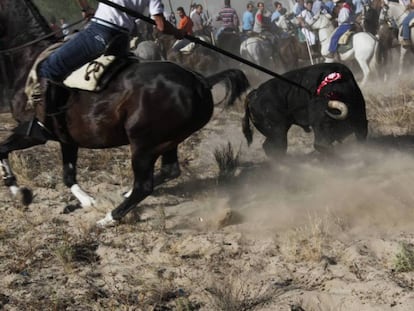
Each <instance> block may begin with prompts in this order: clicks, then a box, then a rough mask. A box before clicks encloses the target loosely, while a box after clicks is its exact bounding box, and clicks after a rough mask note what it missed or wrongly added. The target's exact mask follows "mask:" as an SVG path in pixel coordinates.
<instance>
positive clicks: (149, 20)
mask: <svg viewBox="0 0 414 311" xmlns="http://www.w3.org/2000/svg"><path fill="white" fill-rule="evenodd" d="M98 2H101V3H103V4H106V5H109V6H111V7H113V8H115V9H117V10H119V11H121V12H124V13H126V14H128V15H130V16H133V17H135V18H139V19H142V20H144V21H145V22H147V23H150V24H152V25H155V21H154V20H153V19H152V18H150V17H148V16H145V15H143V14H141V13H139V12H137V11H135V10H131V9H129V8H126V7H124V6H122V5H119V4H117V3H113V2H112V1H109V0H98ZM184 38H186V39H187V40H189V41H191V42H194V43H197V44H199V45H202V46H204V47H206V48H208V49H211V50H213V51H216V52H218V53H220V54H223V55H225V56H227V57H230V58H232V59H235V60H237V61H239V62H241V63H243V64H245V65H248V66H250V67H253V68H255V69H257V70H259V71H262V72H264V73H266V74H268V75H270V76H272V77H275V78H278V79H279V80H283V81H285V82H287V83H289V84H291V85H295V86H297V87H299V88H301V89H303V90H306V91H307V92H308V93H310V91H309V90H308V89H307V88H305V87H304V86H303V85H300V84H299V83H297V82H295V81H292V80H289V79H288V78H286V77H284V76H282V75H280V74H278V73H276V72H273V71H271V70H269V69H267V68H265V67H262V66H260V65H258V64H255V63H253V62H251V61H249V60H247V59H244V58H242V57H240V56H238V55H235V54H233V53H230V52H228V51H226V50H223V49H221V48H219V47H217V46H215V45H212V44H210V43H208V42H205V41H203V40H201V39H199V38H197V37H194V36H191V35H184Z"/></svg>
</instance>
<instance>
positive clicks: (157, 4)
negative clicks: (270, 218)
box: [29, 0, 183, 136]
mask: <svg viewBox="0 0 414 311" xmlns="http://www.w3.org/2000/svg"><path fill="white" fill-rule="evenodd" d="M77 1H78V3H79V5H80V6H81V7H82V9H84V10H88V8H89V6H88V4H87V1H85V0H77ZM112 1H113V2H114V3H116V4H119V5H123V6H125V7H127V8H130V9H136V10H137V11H138V12H144V10H145V9H146V7H147V6H149V12H150V14H151V15H152V17H153V19H154V20H155V24H156V27H157V28H158V30H160V31H162V32H164V33H167V34H172V35H174V36H176V37H178V38H182V36H183V35H182V33H181V31H179V30H178V29H176V28H175V27H173V26H172V25H171V24H170V23H168V22H167V21H166V20H165V18H164V15H163V5H162V2H161V0H150V1H149V4H147V3H148V1H143V0H112ZM134 27H135V18H134V17H132V16H129V15H127V14H126V13H122V12H120V11H118V10H117V9H115V8H113V7H110V6H108V5H105V4H102V3H100V4H99V5H98V8H97V10H96V12H95V15H94V17H93V18H92V19H91V22H90V23H89V25H88V26H87V27H86V28H85V29H83V30H81V31H80V32H79V33H78V34H77V35H76V36H75V37H73V38H72V39H71V40H69V41H67V42H65V43H64V44H63V45H62V46H61V47H59V48H58V49H56V50H55V51H54V52H53V53H52V54H50V55H49V56H48V57H47V58H46V59H45V60H43V61H42V62H41V63H40V65H39V66H38V68H37V76H38V78H39V83H38V85H37V90H36V92H34V93H35V94H34V96H35V95H36V94H37V95H38V96H39V95H40V97H37V98H35V100H36V101H37V102H36V104H39V105H36V106H37V107H36V108H39V106H40V107H41V108H43V109H42V111H39V112H40V114H38V116H40V117H39V121H37V122H36V123H35V124H39V125H40V126H41V127H44V126H43V125H42V124H40V122H42V123H44V122H48V121H52V122H56V120H48V118H47V116H53V115H57V114H59V112H60V111H59V109H58V107H57V104H62V101H63V100H62V99H64V98H65V97H66V98H67V90H66V89H65V88H63V87H60V86H57V85H56V84H60V83H61V82H62V81H63V80H64V79H65V78H66V77H67V76H68V75H69V74H70V73H71V72H73V71H74V70H75V69H78V68H80V67H81V66H83V65H84V64H86V63H87V62H89V61H92V60H94V59H95V58H96V57H98V56H99V55H101V54H103V53H104V52H105V51H106V48H107V45H108V43H110V42H111V41H113V40H114V39H116V40H117V43H118V42H122V43H123V44H122V48H123V49H125V51H120V53H118V55H121V56H125V55H126V52H127V49H128V47H129V33H130V32H131V31H132V30H133V29H134ZM119 39H120V40H119ZM118 40H119V41H118ZM50 82H52V83H50ZM62 94H63V96H62ZM62 97H63V98H62ZM29 100H30V99H29ZM57 123H59V122H57ZM50 125H51V124H46V128H48V127H49V126H50ZM57 125H58V126H59V124H57ZM49 134H50V132H49ZM52 136H53V135H52Z"/></svg>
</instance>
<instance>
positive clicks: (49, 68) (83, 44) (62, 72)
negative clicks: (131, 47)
mask: <svg viewBox="0 0 414 311" xmlns="http://www.w3.org/2000/svg"><path fill="white" fill-rule="evenodd" d="M120 33H122V32H121V31H119V30H117V29H113V28H109V27H106V26H104V25H100V24H97V23H94V22H91V23H90V24H89V25H88V27H87V28H85V29H83V30H82V31H80V32H78V33H77V34H76V35H75V36H74V37H73V38H72V39H70V40H69V41H67V42H66V43H65V44H63V45H62V46H61V47H60V48H58V49H57V50H56V51H55V52H53V53H52V54H51V55H50V56H49V57H48V58H47V59H46V60H44V61H43V62H42V63H41V64H40V66H39V68H38V76H39V77H40V78H47V79H50V80H52V81H56V82H61V81H63V80H64V79H65V78H66V76H68V75H69V74H70V73H71V72H72V71H74V70H76V69H78V68H80V67H82V66H83V65H84V64H86V63H87V62H90V61H92V60H94V59H95V58H97V57H99V56H100V55H101V54H103V53H104V52H105V47H106V45H107V44H108V42H110V41H111V39H112V38H113V37H115V36H116V35H119V34H120Z"/></svg>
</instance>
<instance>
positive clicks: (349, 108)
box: [242, 63, 368, 157]
mask: <svg viewBox="0 0 414 311" xmlns="http://www.w3.org/2000/svg"><path fill="white" fill-rule="evenodd" d="M283 76H284V77H285V78H287V79H288V80H289V81H293V82H294V83H295V84H292V83H289V81H284V80H280V79H277V78H274V79H270V80H268V81H266V82H264V83H263V84H261V85H260V86H259V87H258V88H257V89H254V90H252V91H251V92H250V93H249V94H248V95H247V96H246V101H245V115H244V117H243V121H242V127H243V133H244V136H245V137H246V139H247V142H248V144H249V145H250V144H251V142H252V141H253V135H252V128H251V125H250V121H251V122H252V123H253V125H254V126H255V127H256V128H257V129H258V130H259V132H260V133H262V134H263V135H264V136H265V137H266V140H265V141H264V143H263V149H264V151H265V153H266V155H267V156H269V157H278V156H282V155H284V154H286V150H287V146H288V142H287V133H288V131H289V129H290V127H291V126H292V125H293V124H295V125H298V126H300V127H301V128H303V129H304V130H305V131H306V132H310V131H311V130H312V131H313V132H314V144H313V145H314V148H315V149H316V150H317V151H319V152H321V153H329V152H330V151H331V150H332V144H333V143H334V142H335V141H338V142H341V141H342V140H343V139H345V138H346V137H347V136H349V135H351V134H352V133H354V134H355V136H356V138H357V140H358V141H363V140H365V139H366V137H367V132H368V121H367V116H366V110H365V100H364V97H363V95H362V92H361V90H360V88H359V86H358V84H357V82H356V81H355V78H354V75H353V74H352V72H351V70H350V69H349V68H348V67H346V66H345V65H343V64H339V63H322V64H316V65H312V66H307V67H303V68H300V69H297V70H293V71H289V72H287V73H285V74H283ZM300 86H302V87H300Z"/></svg>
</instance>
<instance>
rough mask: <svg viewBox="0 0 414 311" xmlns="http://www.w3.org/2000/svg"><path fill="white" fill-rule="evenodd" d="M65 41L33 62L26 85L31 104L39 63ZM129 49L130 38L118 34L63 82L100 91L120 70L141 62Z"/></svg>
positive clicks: (67, 84) (50, 48) (47, 49)
mask: <svg viewBox="0 0 414 311" xmlns="http://www.w3.org/2000/svg"><path fill="white" fill-rule="evenodd" d="M63 43H64V42H58V43H55V44H53V45H51V46H49V47H48V48H46V49H45V50H44V51H43V52H42V53H40V55H39V56H38V58H37V59H36V61H35V63H34V64H33V66H32V69H31V70H30V73H29V75H28V77H27V80H26V86H25V93H26V95H27V97H28V98H29V105H32V106H33V103H31V102H30V99H31V98H33V92H34V91H35V90H36V84H37V83H38V77H37V67H38V65H39V64H40V63H41V62H42V61H43V60H45V59H46V58H47V57H48V56H49V55H50V54H51V53H53V51H55V50H56V49H58V48H59V47H60V46H61V45H62V44H63ZM128 51H129V40H128V38H127V37H126V36H123V35H120V36H116V37H114V39H113V40H112V41H111V42H110V43H109V44H108V46H107V48H106V50H105V53H104V54H103V55H102V56H100V57H98V58H96V59H95V60H93V61H91V62H89V63H87V64H85V65H84V66H82V67H81V68H79V69H77V70H75V71H74V72H72V73H71V74H70V75H69V76H68V77H66V79H65V80H64V81H63V83H62V84H63V85H64V86H65V87H68V88H73V89H79V90H85V91H91V92H99V91H101V90H103V89H104V88H106V86H107V85H108V83H109V81H110V80H111V79H112V77H113V76H114V75H116V74H117V73H118V72H119V71H121V70H122V69H123V68H125V67H126V66H128V65H129V64H131V63H134V62H139V59H138V58H136V57H134V56H132V54H130V53H129V52H128Z"/></svg>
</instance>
